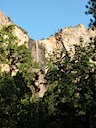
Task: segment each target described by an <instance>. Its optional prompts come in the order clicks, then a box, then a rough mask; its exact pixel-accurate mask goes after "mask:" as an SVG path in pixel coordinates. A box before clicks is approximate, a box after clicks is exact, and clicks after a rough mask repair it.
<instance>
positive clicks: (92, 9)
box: [85, 0, 96, 27]
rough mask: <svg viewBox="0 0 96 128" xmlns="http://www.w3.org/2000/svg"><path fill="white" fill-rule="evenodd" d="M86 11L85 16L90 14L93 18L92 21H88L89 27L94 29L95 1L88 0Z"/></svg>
mask: <svg viewBox="0 0 96 128" xmlns="http://www.w3.org/2000/svg"><path fill="white" fill-rule="evenodd" d="M86 8H87V9H88V11H86V12H85V14H90V15H92V16H93V19H90V24H89V27H92V26H95V27H96V0H88V5H86Z"/></svg>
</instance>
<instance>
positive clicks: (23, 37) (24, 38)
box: [0, 11, 29, 47]
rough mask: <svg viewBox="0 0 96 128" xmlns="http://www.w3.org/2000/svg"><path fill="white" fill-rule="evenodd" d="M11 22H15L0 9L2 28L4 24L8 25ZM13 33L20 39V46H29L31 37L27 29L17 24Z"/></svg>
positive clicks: (0, 27) (0, 25)
mask: <svg viewBox="0 0 96 128" xmlns="http://www.w3.org/2000/svg"><path fill="white" fill-rule="evenodd" d="M10 24H14V23H13V22H12V21H11V20H10V18H9V17H7V16H6V15H5V14H4V13H3V12H2V11H0V30H1V29H2V27H3V26H8V25H10ZM13 34H14V35H15V36H17V39H18V46H20V45H22V44H25V45H26V46H27V47H28V41H29V37H28V35H27V33H26V31H25V30H24V29H22V28H20V27H19V26H17V25H16V26H15V29H14V30H13Z"/></svg>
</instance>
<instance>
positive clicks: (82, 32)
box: [38, 24, 96, 56]
mask: <svg viewBox="0 0 96 128" xmlns="http://www.w3.org/2000/svg"><path fill="white" fill-rule="evenodd" d="M93 37H96V28H94V31H93V30H92V28H90V29H86V28H85V27H84V25H83V24H80V25H77V26H75V27H68V28H64V29H61V30H60V31H59V32H58V33H56V34H55V35H53V36H50V37H49V38H48V39H44V40H40V41H38V42H39V44H42V46H44V47H45V51H46V56H47V54H48V53H49V52H52V51H54V50H55V49H56V50H60V49H61V47H62V45H64V47H65V48H66V50H67V51H70V49H71V50H72V49H73V51H74V48H73V45H80V40H82V41H83V45H84V46H85V45H86V44H87V43H88V42H90V38H93ZM61 40H62V42H61Z"/></svg>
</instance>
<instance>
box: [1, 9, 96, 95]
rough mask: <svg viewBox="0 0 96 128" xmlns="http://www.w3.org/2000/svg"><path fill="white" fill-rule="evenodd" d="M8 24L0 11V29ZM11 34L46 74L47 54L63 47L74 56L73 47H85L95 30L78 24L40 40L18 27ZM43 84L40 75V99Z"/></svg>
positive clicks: (8, 21) (42, 77) (4, 67)
mask: <svg viewBox="0 0 96 128" xmlns="http://www.w3.org/2000/svg"><path fill="white" fill-rule="evenodd" d="M10 24H13V23H12V21H11V20H10V18H8V17H7V16H6V15H5V14H4V13H3V12H2V11H0V29H2V27H3V26H8V25H10ZM13 34H14V35H15V36H17V39H18V46H20V45H23V44H25V45H26V47H28V48H29V49H30V50H31V52H32V55H33V57H34V60H35V61H37V62H39V63H40V65H41V69H42V71H43V72H44V73H46V58H47V57H48V54H49V53H52V52H53V51H56V50H59V51H60V50H61V49H62V48H63V47H64V48H65V49H66V50H67V51H70V50H71V53H72V54H74V52H75V51H74V45H80V42H82V44H83V46H86V45H87V44H88V42H90V38H93V37H96V28H94V31H93V28H90V29H86V28H85V27H84V25H83V24H79V25H77V26H75V27H68V28H64V29H61V30H60V31H59V32H57V33H55V34H54V35H52V36H50V37H49V38H47V39H42V40H33V39H30V38H29V37H28V35H27V33H26V31H25V30H23V29H22V28H20V27H18V26H15V28H14V30H13ZM7 67H8V65H6V64H5V65H1V68H2V69H1V71H5V69H6V71H8V69H7ZM44 82H45V81H44V75H41V74H40V78H39V81H38V84H39V85H37V86H39V88H40V91H39V92H38V94H39V96H40V97H42V96H43V95H44V93H45V91H46V88H45V86H44Z"/></svg>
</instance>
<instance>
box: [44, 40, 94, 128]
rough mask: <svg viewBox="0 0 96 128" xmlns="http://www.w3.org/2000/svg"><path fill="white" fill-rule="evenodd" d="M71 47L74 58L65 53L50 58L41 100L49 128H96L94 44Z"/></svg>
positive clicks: (92, 42)
mask: <svg viewBox="0 0 96 128" xmlns="http://www.w3.org/2000/svg"><path fill="white" fill-rule="evenodd" d="M74 47H75V54H74V57H73V58H71V57H70V54H69V53H68V52H67V51H66V50H65V52H64V50H63V51H62V52H61V54H60V56H59V57H58V55H57V53H56V54H55V55H53V58H52V56H51V58H49V62H48V63H49V71H48V74H46V80H47V81H48V84H49V85H50V87H49V91H48V92H47V93H46V95H45V96H44V100H45V104H47V109H48V115H49V120H50V123H48V125H49V127H52V128H55V127H59V128H62V127H65V128H67V127H70V126H71V128H73V127H76V128H81V127H87V128H92V127H96V121H95V120H96V109H95V108H96V62H95V61H94V57H95V52H96V40H94V41H91V42H90V44H89V45H88V46H86V47H83V46H82V45H80V46H74ZM54 58H55V59H54ZM67 122H68V123H67Z"/></svg>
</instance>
